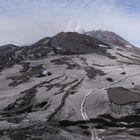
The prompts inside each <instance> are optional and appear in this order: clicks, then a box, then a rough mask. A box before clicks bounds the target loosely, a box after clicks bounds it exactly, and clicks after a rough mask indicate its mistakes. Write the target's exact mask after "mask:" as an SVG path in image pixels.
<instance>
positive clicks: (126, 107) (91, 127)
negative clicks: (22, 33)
mask: <svg viewBox="0 0 140 140" xmlns="http://www.w3.org/2000/svg"><path fill="white" fill-rule="evenodd" d="M73 46H74V48H73ZM77 48H78V49H77ZM42 50H43V51H42ZM68 54H69V55H68ZM13 56H14V58H15V60H16V59H18V61H14V63H12V64H11V65H8V67H4V68H2V69H1V73H0V140H36V139H37V140H93V139H95V140H96V139H101V140H118V139H119V140H122V139H123V140H124V139H126V140H138V139H139V136H140V134H139V131H140V129H139V127H140V119H139V116H140V94H139V90H140V80H139V79H140V71H139V69H140V56H139V55H138V54H135V53H134V52H133V51H132V52H131V51H128V50H127V49H125V48H123V47H119V46H118V47H117V46H116V47H112V46H110V45H108V44H106V43H103V42H102V41H99V40H97V39H94V38H91V37H89V36H86V35H81V34H78V33H60V34H58V35H56V36H55V37H52V38H45V39H43V40H41V42H40V43H37V44H33V45H31V46H27V47H23V48H20V49H19V50H17V51H15V52H14V53H13ZM8 62H9V61H8ZM11 62H13V61H11ZM6 66H7V65H6ZM45 70H47V71H49V72H50V73H51V75H49V76H42V75H41V73H42V72H43V71H45Z"/></svg>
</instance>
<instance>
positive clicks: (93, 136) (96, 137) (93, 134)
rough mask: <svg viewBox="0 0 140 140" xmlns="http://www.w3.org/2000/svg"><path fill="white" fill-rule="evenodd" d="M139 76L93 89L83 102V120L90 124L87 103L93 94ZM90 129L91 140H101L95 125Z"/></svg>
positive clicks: (90, 126)
mask: <svg viewBox="0 0 140 140" xmlns="http://www.w3.org/2000/svg"><path fill="white" fill-rule="evenodd" d="M137 75H140V73H137V74H133V75H130V76H128V77H125V78H122V79H120V80H118V81H116V82H113V83H112V84H110V85H108V86H105V87H101V88H98V89H93V90H90V91H89V92H88V93H87V94H86V95H85V97H84V99H83V101H82V104H81V116H82V118H83V119H84V120H85V121H87V123H89V120H90V119H89V117H88V115H87V113H86V101H87V99H88V97H89V96H90V95H91V94H95V93H97V92H99V91H102V90H105V89H107V88H109V87H110V86H113V85H115V84H118V83H120V82H122V81H124V80H126V79H129V78H131V77H135V76H137ZM89 128H90V132H91V140H101V138H100V137H101V136H100V134H99V132H98V131H97V129H96V128H95V126H94V124H92V125H91V124H89Z"/></svg>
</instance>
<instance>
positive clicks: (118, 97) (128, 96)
mask: <svg viewBox="0 0 140 140" xmlns="http://www.w3.org/2000/svg"><path fill="white" fill-rule="evenodd" d="M107 93H108V96H109V99H110V101H111V102H113V103H115V104H118V105H125V104H129V103H135V102H139V101H140V94H139V93H137V92H133V91H130V90H128V89H126V88H123V87H114V88H109V89H107Z"/></svg>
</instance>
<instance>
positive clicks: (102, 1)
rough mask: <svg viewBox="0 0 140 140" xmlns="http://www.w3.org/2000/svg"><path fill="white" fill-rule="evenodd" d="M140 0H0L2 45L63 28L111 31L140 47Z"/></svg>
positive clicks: (51, 33) (0, 42)
mask: <svg viewBox="0 0 140 140" xmlns="http://www.w3.org/2000/svg"><path fill="white" fill-rule="evenodd" d="M139 5H140V1H139V0H0V45H3V44H9V43H13V44H16V45H22V44H30V43H33V42H36V41H37V40H39V39H40V38H42V37H45V36H53V35H55V34H56V33H58V32H61V31H77V30H79V29H80V28H83V29H84V30H86V31H89V30H93V29H95V30H98V29H102V30H109V31H113V32H116V33H117V34H119V35H121V36H122V37H124V38H125V39H127V40H128V41H129V42H131V43H133V44H134V45H136V46H140V8H139Z"/></svg>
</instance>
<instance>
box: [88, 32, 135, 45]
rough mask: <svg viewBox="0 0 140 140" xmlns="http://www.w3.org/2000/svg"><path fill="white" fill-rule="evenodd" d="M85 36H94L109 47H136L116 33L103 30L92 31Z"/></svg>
mask: <svg viewBox="0 0 140 140" xmlns="http://www.w3.org/2000/svg"><path fill="white" fill-rule="evenodd" d="M85 34H86V35H89V36H92V37H94V38H97V39H99V40H101V41H103V42H105V43H107V44H109V45H114V46H122V47H134V45H132V44H131V43H129V42H128V41H127V40H125V39H124V38H122V37H121V36H119V35H117V34H116V33H114V32H110V31H103V30H92V31H89V32H86V33H85Z"/></svg>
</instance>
